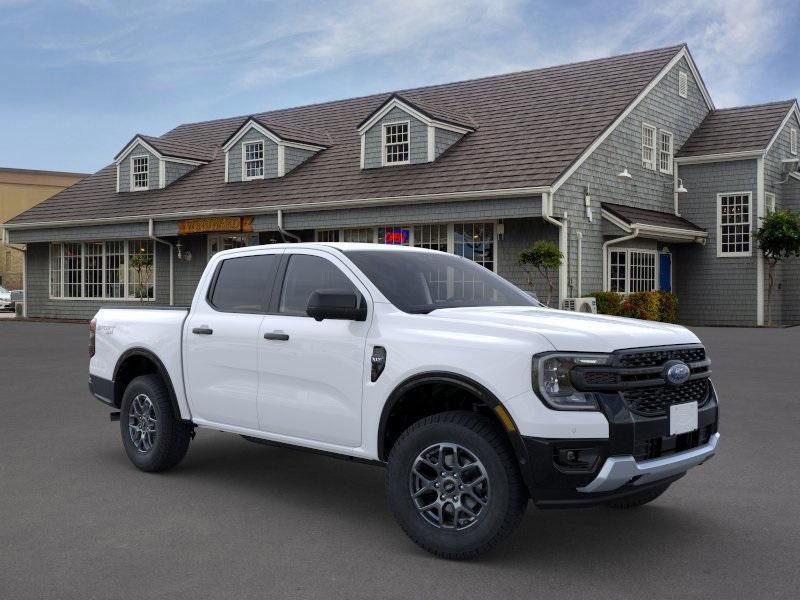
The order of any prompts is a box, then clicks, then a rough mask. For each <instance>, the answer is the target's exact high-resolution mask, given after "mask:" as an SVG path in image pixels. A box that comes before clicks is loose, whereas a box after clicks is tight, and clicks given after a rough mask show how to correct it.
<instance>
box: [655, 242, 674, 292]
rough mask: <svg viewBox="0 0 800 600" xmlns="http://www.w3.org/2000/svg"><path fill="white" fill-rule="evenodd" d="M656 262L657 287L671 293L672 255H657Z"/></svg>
mask: <svg viewBox="0 0 800 600" xmlns="http://www.w3.org/2000/svg"><path fill="white" fill-rule="evenodd" d="M658 256H659V262H658V273H659V275H658V287H659V288H660V289H661V290H663V291H665V292H671V291H672V254H667V253H666V252H665V253H662V254H659V255H658Z"/></svg>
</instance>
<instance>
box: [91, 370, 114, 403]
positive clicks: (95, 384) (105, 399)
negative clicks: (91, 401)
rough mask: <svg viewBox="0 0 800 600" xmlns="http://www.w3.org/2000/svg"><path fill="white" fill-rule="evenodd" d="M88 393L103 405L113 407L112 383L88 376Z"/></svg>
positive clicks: (95, 376)
mask: <svg viewBox="0 0 800 600" xmlns="http://www.w3.org/2000/svg"><path fill="white" fill-rule="evenodd" d="M89 392H90V393H91V394H92V395H93V396H94V397H95V398H97V399H98V400H99V401H100V402H102V403H103V404H108V405H109V406H114V382H113V381H109V380H108V379H104V378H102V377H98V376H97V375H89Z"/></svg>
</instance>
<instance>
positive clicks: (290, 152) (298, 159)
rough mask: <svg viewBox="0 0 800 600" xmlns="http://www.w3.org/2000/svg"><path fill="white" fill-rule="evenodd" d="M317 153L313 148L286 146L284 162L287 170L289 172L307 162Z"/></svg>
mask: <svg viewBox="0 0 800 600" xmlns="http://www.w3.org/2000/svg"><path fill="white" fill-rule="evenodd" d="M314 154H316V153H315V152H314V151H313V150H303V149H302V148H293V147H292V146H286V147H285V149H284V158H283V160H284V164H285V172H284V174H286V173H289V172H291V171H293V170H294V169H296V168H297V167H299V166H300V165H302V164H303V163H304V162H306V161H307V160H308V159H309V158H311V157H312V156H314Z"/></svg>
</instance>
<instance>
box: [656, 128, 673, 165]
mask: <svg viewBox="0 0 800 600" xmlns="http://www.w3.org/2000/svg"><path fill="white" fill-rule="evenodd" d="M658 139H659V143H658V169H659V170H660V171H661V172H662V173H669V174H671V173H672V134H671V133H670V132H669V131H660V132H659V134H658Z"/></svg>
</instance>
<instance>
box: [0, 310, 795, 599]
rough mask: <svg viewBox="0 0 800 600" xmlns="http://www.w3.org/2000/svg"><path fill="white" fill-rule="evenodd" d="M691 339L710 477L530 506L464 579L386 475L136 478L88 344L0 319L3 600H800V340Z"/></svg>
mask: <svg viewBox="0 0 800 600" xmlns="http://www.w3.org/2000/svg"><path fill="white" fill-rule="evenodd" d="M696 331H697V333H698V334H699V335H700V336H701V338H702V339H703V340H704V341H705V343H706V345H707V347H708V349H709V353H710V356H711V358H712V361H713V370H714V381H715V383H716V384H717V388H718V391H719V393H720V396H721V427H720V431H721V433H722V439H721V442H720V448H719V453H718V455H717V456H716V457H714V459H712V460H711V461H709V462H708V463H706V464H705V465H703V466H701V467H699V468H698V469H695V470H694V471H692V472H691V473H690V474H689V475H688V476H687V477H685V478H683V479H682V480H681V481H679V482H678V483H676V484H675V485H674V486H673V487H672V488H671V489H670V490H669V491H668V492H667V493H666V494H665V495H664V496H662V497H661V498H660V499H659V500H657V501H656V502H654V503H653V504H651V505H649V506H647V507H644V508H641V509H638V510H632V511H615V510H612V509H606V508H592V509H582V510H557V511H553V510H550V511H542V510H537V509H535V508H533V507H529V509H528V512H527V514H526V516H525V518H524V520H523V522H522V524H521V526H520V527H519V529H518V530H517V531H516V533H515V534H514V535H513V536H512V538H511V539H510V540H509V541H508V542H506V543H505V544H504V545H503V546H501V547H500V548H499V549H498V550H496V551H495V552H493V553H492V554H490V555H488V556H486V557H484V558H481V559H479V560H476V561H472V562H461V563H459V562H448V561H443V560H440V559H437V558H434V557H432V556H430V555H428V554H426V553H425V552H423V551H422V550H420V549H418V548H417V547H416V546H415V545H414V544H413V543H412V542H411V541H409V540H408V539H407V538H406V536H405V535H404V534H403V532H402V531H401V530H400V528H399V527H398V526H397V525H396V524H395V523H394V521H393V518H392V516H391V514H390V513H389V510H388V508H387V504H386V497H385V493H384V470H383V469H382V468H380V467H374V466H369V465H362V464H353V463H349V462H345V461H341V460H336V459H332V458H328V457H323V456H319V455H314V454H309V453H303V452H296V451H291V450H285V449H278V448H271V447H265V446H260V445H256V444H252V443H249V442H247V441H245V440H243V439H242V438H240V437H238V436H235V435H230V434H223V433H219V432H214V431H208V430H198V433H197V437H196V439H195V440H194V441H193V442H192V444H191V447H190V449H189V453H188V455H187V457H186V459H185V460H184V462H183V463H182V464H181V465H180V466H179V467H178V468H176V469H175V470H173V471H170V472H168V473H162V474H146V473H142V472H140V471H138V470H137V469H135V468H134V467H133V466H132V465H131V464H130V462H129V461H128V459H127V458H126V456H125V454H124V452H123V450H122V447H121V444H120V439H119V438H120V435H119V425H118V424H117V423H111V422H110V421H109V417H108V414H109V409H108V408H107V407H105V406H103V405H102V404H100V403H99V402H97V401H96V400H94V399H93V398H91V397H90V396H89V393H88V390H87V385H86V379H87V363H88V359H87V354H86V347H87V337H86V326H85V325H67V324H52V323H32V322H14V321H6V320H3V321H2V322H0V598H2V599H9V600H22V599H27V598H58V599H68V598H76V599H78V598H79V599H81V600H86V599H90V598H98V599H104V600H105V599H113V598H120V599H122V598H125V599H129V598H146V599H151V598H171V599H180V598H192V599H198V598H214V599H223V598H237V599H239V598H262V599H263V598H269V599H278V598H298V599H308V598H325V599H329V598H330V599H339V598H341V599H348V600H353V599H360V598H369V599H372V600H374V599H382V598H402V599H418V598H419V599H434V598H435V599H447V600H461V599H462V598H496V599H498V600H500V599H509V598H528V599H530V598H548V599H550V598H586V599H589V598H591V599H592V600H602V599H606V598H607V599H613V600H620V599H622V598H636V599H638V600H650V599H661V598H664V599H675V598H680V599H682V600H684V599H687V598H702V599H703V600H709V599H712V598H726V599H730V598H747V599H760V598H798V597H800V591H799V590H800V562H799V560H800V510H798V505H799V502H800V467H798V461H797V454H798V449H799V448H800V446H799V445H798V439H800V437H799V433H800V392H798V385H797V380H795V379H794V377H795V375H798V374H800V367H798V365H797V359H798V357H799V356H800V352H798V348H800V328H793V329H774V330H766V329H733V328H719V329H696Z"/></svg>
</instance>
